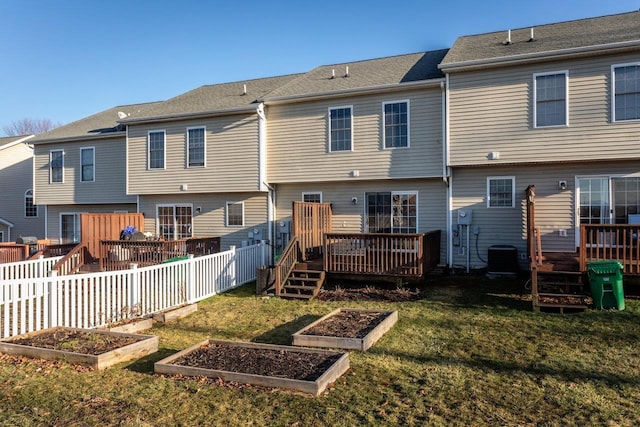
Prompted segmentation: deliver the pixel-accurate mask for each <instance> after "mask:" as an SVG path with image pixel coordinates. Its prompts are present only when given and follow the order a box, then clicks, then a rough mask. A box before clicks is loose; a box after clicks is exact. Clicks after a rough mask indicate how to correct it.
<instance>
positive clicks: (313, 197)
mask: <svg viewBox="0 0 640 427" xmlns="http://www.w3.org/2000/svg"><path fill="white" fill-rule="evenodd" d="M302 201H303V202H308V203H322V193H321V192H316V193H302Z"/></svg>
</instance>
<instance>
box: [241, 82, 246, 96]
mask: <svg viewBox="0 0 640 427" xmlns="http://www.w3.org/2000/svg"><path fill="white" fill-rule="evenodd" d="M242 94H243V95H246V94H247V85H246V84H243V85H242Z"/></svg>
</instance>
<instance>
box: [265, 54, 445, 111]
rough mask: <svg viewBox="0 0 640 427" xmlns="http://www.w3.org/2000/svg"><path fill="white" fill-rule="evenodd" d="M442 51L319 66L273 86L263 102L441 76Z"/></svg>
mask: <svg viewBox="0 0 640 427" xmlns="http://www.w3.org/2000/svg"><path fill="white" fill-rule="evenodd" d="M446 53H447V49H442V50H435V51H430V52H420V53H413V54H408V55H399V56H389V57H385V58H378V59H369V60H366V61H356V62H347V63H342V64H333V65H323V66H320V67H317V68H314V69H313V70H311V71H309V72H308V73H304V74H302V75H301V76H300V77H298V78H297V79H294V80H292V81H290V82H289V83H287V84H285V85H283V86H281V87H279V88H277V89H275V90H274V91H272V92H271V93H269V94H268V95H267V96H265V101H267V102H268V101H269V100H276V99H283V98H288V97H300V96H305V95H322V94H327V93H332V92H340V91H349V90H356V89H365V88H374V87H380V86H387V85H397V84H401V83H410V82H417V81H422V80H430V79H437V78H442V77H444V75H443V74H442V72H441V71H440V70H439V69H438V64H439V63H440V61H441V60H442V58H443V57H444V55H445V54H446ZM347 67H348V70H349V71H348V74H347Z"/></svg>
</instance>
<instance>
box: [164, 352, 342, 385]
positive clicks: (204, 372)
mask: <svg viewBox="0 0 640 427" xmlns="http://www.w3.org/2000/svg"><path fill="white" fill-rule="evenodd" d="M154 369H155V372H156V373H158V374H165V375H180V376H192V377H211V378H220V379H222V380H224V381H231V382H237V383H243V384H254V385H261V386H266V387H278V388H287V389H293V390H298V391H302V392H305V393H310V394H313V395H316V396H318V395H320V394H321V393H322V392H323V391H324V390H325V388H326V387H327V386H328V385H329V384H331V383H333V382H334V381H335V380H336V379H337V378H339V377H340V376H341V375H342V374H344V373H345V372H346V371H347V370H348V369H349V354H348V353H342V352H335V351H327V350H315V349H301V348H295V347H290V346H282V345H272V344H258V343H248V342H236V341H222V340H207V341H203V342H201V343H199V344H196V345H194V346H192V347H189V348H187V349H185V350H183V351H181V352H179V353H176V354H174V355H173V356H170V357H167V358H166V359H163V360H161V361H159V362H156V364H155V367H154Z"/></svg>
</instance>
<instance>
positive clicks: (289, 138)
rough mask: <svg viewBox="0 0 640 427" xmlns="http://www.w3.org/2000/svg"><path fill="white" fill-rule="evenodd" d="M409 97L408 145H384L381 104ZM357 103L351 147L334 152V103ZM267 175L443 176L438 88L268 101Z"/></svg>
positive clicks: (287, 179) (281, 178)
mask: <svg viewBox="0 0 640 427" xmlns="http://www.w3.org/2000/svg"><path fill="white" fill-rule="evenodd" d="M401 100H409V105H410V107H409V108H410V148H406V149H404V148H401V149H392V150H385V149H383V141H382V125H381V120H382V103H383V102H389V101H401ZM348 105H351V106H352V107H353V109H352V111H353V123H352V126H353V151H349V152H333V153H330V152H329V149H328V146H329V141H328V136H327V132H328V124H327V116H328V114H329V112H328V109H329V108H330V107H341V106H348ZM267 134H268V148H267V150H268V152H267V162H268V168H267V171H268V179H269V182H271V183H291V182H316V181H342V180H345V179H348V178H349V176H350V173H351V171H353V170H357V171H358V172H359V176H357V177H353V178H350V180H351V181H353V182H356V181H367V180H372V179H387V178H413V177H436V176H442V99H441V91H440V88H433V89H422V90H415V91H412V92H398V93H394V94H385V95H369V96H357V97H349V98H341V99H334V100H322V101H314V102H304V103H297V104H290V105H275V106H269V107H268V109H267Z"/></svg>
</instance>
